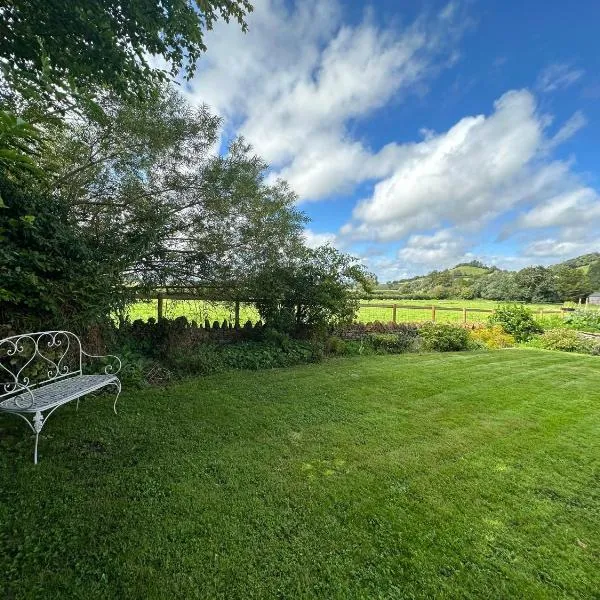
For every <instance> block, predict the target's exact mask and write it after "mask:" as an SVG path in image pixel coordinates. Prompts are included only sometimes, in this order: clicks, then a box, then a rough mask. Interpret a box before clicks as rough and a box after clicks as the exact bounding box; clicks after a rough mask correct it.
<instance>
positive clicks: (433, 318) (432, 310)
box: [431, 304, 435, 323]
mask: <svg viewBox="0 0 600 600" xmlns="http://www.w3.org/2000/svg"><path fill="white" fill-rule="evenodd" d="M431 320H432V321H433V322H434V323H435V304H433V305H432V306H431Z"/></svg>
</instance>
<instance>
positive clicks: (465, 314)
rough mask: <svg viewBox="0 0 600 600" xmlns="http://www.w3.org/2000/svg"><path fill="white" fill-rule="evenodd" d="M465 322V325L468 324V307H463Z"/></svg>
mask: <svg viewBox="0 0 600 600" xmlns="http://www.w3.org/2000/svg"><path fill="white" fill-rule="evenodd" d="M463 323H464V324H465V325H466V324H467V309H466V307H465V308H463Z"/></svg>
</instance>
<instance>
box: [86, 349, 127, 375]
mask: <svg viewBox="0 0 600 600" xmlns="http://www.w3.org/2000/svg"><path fill="white" fill-rule="evenodd" d="M81 354H82V355H83V356H87V357H88V358H104V359H108V360H109V361H110V362H109V363H108V364H107V365H106V366H105V367H104V373H105V374H106V375H116V374H117V373H118V372H119V371H120V370H121V359H120V358H119V357H118V356H115V355H114V354H106V355H104V356H101V355H98V354H88V353H87V352H85V351H84V350H82V351H81Z"/></svg>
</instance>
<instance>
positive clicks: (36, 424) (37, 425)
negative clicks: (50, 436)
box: [33, 410, 44, 465]
mask: <svg viewBox="0 0 600 600" xmlns="http://www.w3.org/2000/svg"><path fill="white" fill-rule="evenodd" d="M43 426H44V417H43V416H42V413H41V412H40V411H39V410H38V411H37V412H36V413H35V416H34V417H33V431H35V448H34V450H33V464H34V465H37V462H38V453H37V451H38V440H39V437H40V431H41V430H42V427H43Z"/></svg>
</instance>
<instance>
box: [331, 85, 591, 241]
mask: <svg viewBox="0 0 600 600" xmlns="http://www.w3.org/2000/svg"><path fill="white" fill-rule="evenodd" d="M548 121H549V120H548V118H547V117H546V116H544V115H540V114H539V113H538V111H537V109H536V103H535V99H534V97H533V95H532V94H531V93H530V92H529V91H527V90H513V91H510V92H507V93H506V94H504V95H503V96H502V97H501V98H499V99H498V100H497V101H496V102H495V103H494V111H493V112H492V114H491V115H489V116H485V115H477V116H472V117H465V118H463V119H461V120H460V121H459V122H458V123H456V124H455V125H454V126H453V127H451V128H450V129H449V130H448V131H446V132H444V133H440V134H437V135H432V134H428V135H427V137H426V139H425V140H423V141H422V142H419V143H417V144H411V145H406V146H403V147H399V148H398V149H397V156H398V157H400V158H399V159H398V160H397V163H396V166H395V168H394V172H393V173H392V174H391V175H390V176H389V177H387V178H384V179H383V180H381V181H379V182H378V183H377V184H376V185H375V187H374V191H373V194H372V195H371V196H370V197H369V198H366V199H365V200H363V201H362V202H360V203H359V204H358V205H357V206H356V208H355V210H354V213H353V220H352V222H350V223H347V224H346V225H345V226H343V227H342V229H341V234H342V235H343V236H345V237H346V238H348V239H352V240H378V241H380V242H389V241H395V240H402V239H405V238H406V236H408V235H410V234H414V233H418V232H420V231H428V230H433V229H436V228H441V227H447V226H448V225H451V226H452V227H455V228H456V229H459V230H463V231H475V230H478V229H481V227H482V226H483V225H484V224H486V223H488V222H490V221H491V220H493V219H494V218H496V217H498V216H499V215H502V214H506V213H507V212H508V211H510V210H513V209H517V210H522V211H524V212H523V214H522V215H521V216H520V217H519V218H518V219H517V220H516V221H515V222H512V223H510V224H509V225H508V226H506V227H505V229H504V234H503V235H504V237H506V236H508V235H510V234H511V233H513V232H514V231H515V229H516V228H521V229H527V228H543V227H552V226H559V225H560V226H567V225H573V226H575V225H577V224H581V223H588V224H589V223H590V222H591V221H593V220H594V219H596V215H597V213H598V210H599V209H600V203H599V198H598V195H597V193H596V192H595V191H594V190H593V189H591V188H589V187H586V186H584V185H583V184H582V183H581V182H580V180H579V179H578V178H577V176H576V175H575V174H574V173H572V171H571V165H570V164H569V163H568V162H565V161H557V160H554V161H552V160H548V157H547V153H548V149H549V147H550V146H556V145H558V143H560V142H561V141H564V140H565V139H567V138H568V137H570V136H571V135H574V133H575V132H576V131H577V130H579V129H580V128H581V127H582V126H583V125H584V124H585V118H584V117H583V115H582V114H581V113H576V114H575V115H574V116H573V117H572V118H571V119H570V120H569V121H567V122H566V123H565V124H564V125H563V126H562V127H561V128H560V129H559V131H558V133H557V134H556V135H555V136H554V137H553V138H551V139H549V138H547V136H546V135H545V128H546V127H547V124H548Z"/></svg>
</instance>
